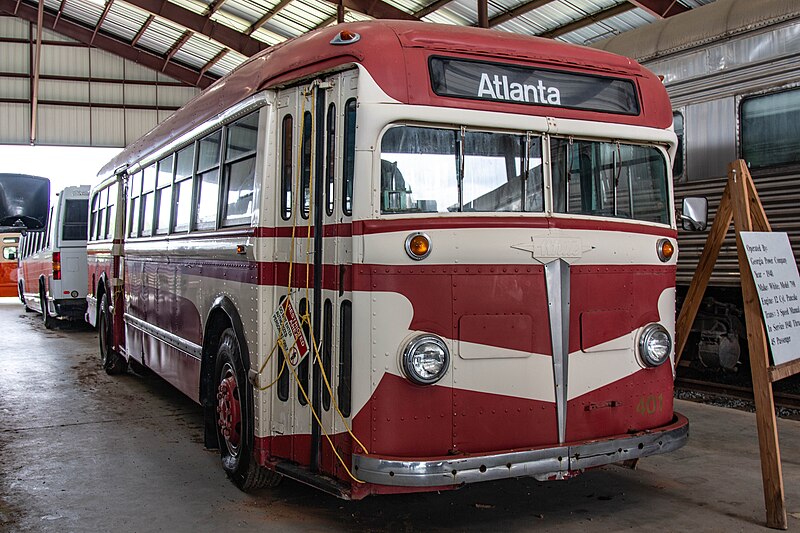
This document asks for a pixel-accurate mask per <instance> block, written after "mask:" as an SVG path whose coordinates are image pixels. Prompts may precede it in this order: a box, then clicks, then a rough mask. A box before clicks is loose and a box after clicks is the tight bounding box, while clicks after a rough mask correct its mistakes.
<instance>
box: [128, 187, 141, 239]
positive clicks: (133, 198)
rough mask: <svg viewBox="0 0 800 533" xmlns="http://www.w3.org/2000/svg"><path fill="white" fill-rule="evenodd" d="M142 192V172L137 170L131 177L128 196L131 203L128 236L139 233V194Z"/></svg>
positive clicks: (134, 235)
mask: <svg viewBox="0 0 800 533" xmlns="http://www.w3.org/2000/svg"><path fill="white" fill-rule="evenodd" d="M141 193H142V173H141V172H137V173H136V174H134V175H133V176H131V178H130V183H129V184H128V196H129V197H130V204H129V207H130V208H129V209H128V228H129V230H128V237H136V236H138V235H139V195H140V194H141Z"/></svg>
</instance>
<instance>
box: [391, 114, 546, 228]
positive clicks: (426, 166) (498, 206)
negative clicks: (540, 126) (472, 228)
mask: <svg viewBox="0 0 800 533" xmlns="http://www.w3.org/2000/svg"><path fill="white" fill-rule="evenodd" d="M541 147H542V143H541V138H540V137H535V136H528V135H519V134H508V133H487V132H476V131H466V130H460V129H459V130H455V129H439V128H425V127H416V126H397V127H393V128H391V129H390V130H389V131H387V132H386V134H385V135H384V136H383V141H382V143H381V211H382V212H383V213H420V212H424V213H436V212H440V213H446V212H453V211H482V212H496V211H534V212H540V211H542V209H543V206H544V204H543V198H542V156H541V151H542V148H541Z"/></svg>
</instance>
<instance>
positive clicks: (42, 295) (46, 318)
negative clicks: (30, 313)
mask: <svg viewBox="0 0 800 533" xmlns="http://www.w3.org/2000/svg"><path fill="white" fill-rule="evenodd" d="M39 299H40V300H41V304H42V321H43V322H44V327H45V328H46V329H53V328H54V327H56V319H55V317H53V316H52V315H51V314H50V310H49V309H48V308H47V292H46V291H45V290H44V287H42V288H40V289H39Z"/></svg>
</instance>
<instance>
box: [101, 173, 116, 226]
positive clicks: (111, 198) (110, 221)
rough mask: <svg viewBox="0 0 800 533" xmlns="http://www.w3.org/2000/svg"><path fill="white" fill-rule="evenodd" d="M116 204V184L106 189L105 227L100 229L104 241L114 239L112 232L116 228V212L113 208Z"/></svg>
mask: <svg viewBox="0 0 800 533" xmlns="http://www.w3.org/2000/svg"><path fill="white" fill-rule="evenodd" d="M116 204H117V184H116V183H112V184H111V185H110V186H109V187H108V207H107V209H106V216H105V227H104V228H102V234H103V238H104V239H112V238H114V230H115V229H116V227H117V219H116V211H115V210H114V206H115V205H116Z"/></svg>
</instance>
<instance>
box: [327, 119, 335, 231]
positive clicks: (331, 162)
mask: <svg viewBox="0 0 800 533" xmlns="http://www.w3.org/2000/svg"><path fill="white" fill-rule="evenodd" d="M325 120H326V126H327V129H326V134H327V135H326V137H327V139H326V143H325V144H326V146H325V157H326V160H325V196H326V198H325V212H326V213H327V214H328V216H332V215H333V207H334V199H333V197H334V185H333V180H334V175H335V173H336V105H335V104H333V103H331V104H330V105H329V106H328V117H327V118H326V119H325Z"/></svg>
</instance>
